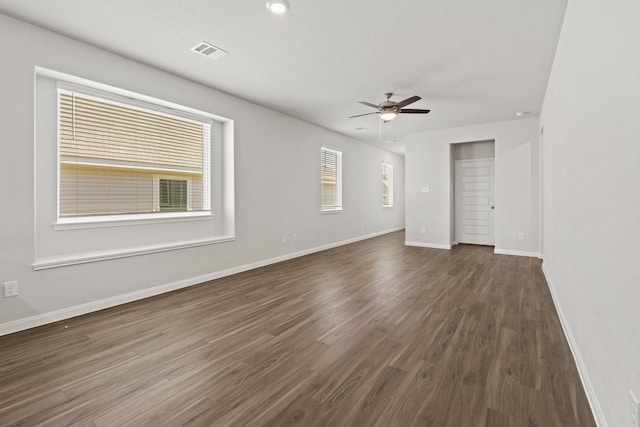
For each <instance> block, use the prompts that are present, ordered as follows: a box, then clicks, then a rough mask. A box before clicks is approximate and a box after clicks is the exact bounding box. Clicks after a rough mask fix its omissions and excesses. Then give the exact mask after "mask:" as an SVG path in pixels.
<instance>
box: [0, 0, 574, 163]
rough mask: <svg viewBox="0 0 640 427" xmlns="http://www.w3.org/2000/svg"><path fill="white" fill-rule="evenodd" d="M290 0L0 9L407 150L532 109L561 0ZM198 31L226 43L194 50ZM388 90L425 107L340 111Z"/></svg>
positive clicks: (82, 1) (105, 1)
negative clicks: (284, 2) (447, 131)
mask: <svg viewBox="0 0 640 427" xmlns="http://www.w3.org/2000/svg"><path fill="white" fill-rule="evenodd" d="M289 2H290V3H291V9H290V10H289V12H288V13H287V14H285V15H282V16H276V15H273V14H271V13H269V12H268V11H267V10H266V8H265V3H266V0H28V1H25V0H0V12H2V13H4V14H6V15H9V16H13V17H16V18H18V19H22V20H24V21H28V22H31V23H33V24H36V25H39V26H42V27H45V28H48V29H51V30H53V31H56V32H58V33H61V34H65V35H68V36H71V37H73V38H76V39H79V40H82V41H85V42H87V43H90V44H92V45H95V46H98V47H101V48H104V49H107V50H109V51H112V52H115V53H118V54H121V55H124V56H126V57H129V58H133V59H136V60H138V61H141V62H144V63H146V64H149V65H152V66H154V67H157V68H160V69H163V70H166V71H169V72H172V73H174V74H177V75H180V76H184V77H186V78H188V79H191V80H194V81H197V82H200V83H202V84H205V85H207V86H210V87H213V88H216V89H220V90H222V91H225V92H227V93H230V94H233V95H236V96H239V97H241V98H245V99H248V100H251V101H253V102H256V103H258V104H261V105H265V106H268V107H270V108H273V109H275V110H278V111H281V112H284V113H287V114H290V115H292V116H295V117H299V118H300V119H303V120H306V121H308V122H311V123H315V124H317V125H320V126H323V127H325V128H328V129H332V130H334V131H337V132H340V133H343V134H346V135H349V136H351V137H353V138H356V139H360V140H362V141H365V142H369V143H372V144H375V145H379V146H381V147H383V148H385V149H388V150H391V151H395V152H400V153H402V152H403V151H404V137H405V135H406V134H407V133H412V132H420V131H426V130H435V129H443V128H449V127H456V126H464V125H471V124H478V123H485V122H491V121H499V120H511V119H516V117H515V115H514V113H515V112H516V111H529V112H531V113H532V115H537V114H538V112H539V110H540V107H541V104H542V99H543V96H544V91H545V88H546V83H547V78H548V75H549V71H550V68H551V63H552V60H553V55H554V52H555V47H556V43H557V40H558V35H559V32H560V26H561V23H562V17H563V14H564V10H565V7H566V3H567V0H482V1H478V0H437V1H436V0H395V1H391V0H342V1H338V0H322V1H319V0H315V1H314V0H289ZM203 40H204V41H207V42H209V43H212V44H214V45H216V46H218V47H220V48H222V49H224V50H226V51H228V52H229V54H228V55H227V56H225V57H222V58H220V59H218V60H211V59H208V58H205V57H202V56H199V55H197V54H195V53H193V52H192V51H190V48H191V47H193V46H195V45H196V44H197V43H199V42H201V41H203ZM389 91H391V92H394V93H397V94H398V95H397V96H396V97H394V98H393V99H394V100H396V101H399V100H401V99H404V98H407V97H409V96H412V95H419V96H421V97H422V98H423V99H422V100H421V101H418V102H417V103H415V104H412V105H411V106H410V108H428V109H431V110H432V111H431V113H430V114H427V115H413V114H411V115H400V116H398V117H397V118H396V119H395V120H394V121H392V122H391V123H388V124H384V125H382V126H380V123H379V119H378V116H377V115H372V116H366V117H360V118H353V119H348V118H347V117H348V116H351V115H356V114H363V113H367V112H371V111H373V110H372V109H369V108H368V107H365V106H362V105H360V104H358V103H357V101H368V102H371V103H374V104H377V103H379V102H381V101H383V100H384V96H383V93H385V92H389ZM358 127H366V128H367V129H368V130H367V131H365V132H357V131H356V130H355V129H356V128H358ZM380 130H382V135H380ZM381 139H382V140H390V139H395V140H397V141H398V142H396V143H384V142H381Z"/></svg>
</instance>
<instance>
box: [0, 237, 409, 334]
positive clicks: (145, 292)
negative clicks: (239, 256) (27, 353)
mask: <svg viewBox="0 0 640 427" xmlns="http://www.w3.org/2000/svg"><path fill="white" fill-rule="evenodd" d="M400 230H404V227H396V228H392V229H388V230H383V231H379V232H376V233H371V234H366V235H363V236H358V237H354V238H352V239H347V240H342V241H339V242H334V243H330V244H327V245H322V246H317V247H314V248H310V249H305V250H302V251H298V252H292V253H289V254H285V255H281V256H278V257H274V258H269V259H265V260H262V261H257V262H253V263H249V264H244V265H240V266H237V267H232V268H228V269H226V270H221V271H216V272H213V273H209V274H204V275H201V276H196V277H190V278H187V279H184V280H179V281H177V282H172V283H167V284H164V285H160V286H154V287H152V288H147V289H141V290H139V291H135V292H129V293H126V294H122V295H116V296H113V297H109V298H104V299H101V300H98V301H91V302H88V303H85V304H80V305H75V306H73V307H67V308H63V309H60V310H55V311H50V312H47V313H42V314H37V315H35V316H30V317H26V318H24V319H18V320H14V321H12V322H7V323H3V324H0V336H3V335H8V334H12V333H14V332H19V331H23V330H25V329H30V328H35V327H36V326H42V325H46V324H47V323H53V322H58V321H60V320H64V319H69V318H71V317H76V316H81V315H83V314H87V313H92V312H94V311H98V310H104V309H105V308H110V307H115V306H117V305H121V304H126V303H129V302H133V301H137V300H141V299H144V298H149V297H153V296H156V295H160V294H163V293H166V292H171V291H175V290H178V289H182V288H187V287H189V286H194V285H198V284H200V283H203V282H208V281H210V280H215V279H219V278H222V277H226V276H231V275H233V274H238V273H242V272H244V271H248V270H253V269H255V268H259V267H264V266H267V265H270V264H276V263H278V262H282V261H287V260H290V259H293V258H298V257H301V256H305V255H309V254H312V253H315V252H320V251H324V250H327V249H331V248H335V247H338V246H344V245H348V244H350V243H355V242H358V241H361V240H367V239H371V238H373V237H378V236H382V235H384V234H388V233H393V232H395V231H400Z"/></svg>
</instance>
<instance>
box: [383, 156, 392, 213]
mask: <svg viewBox="0 0 640 427" xmlns="http://www.w3.org/2000/svg"><path fill="white" fill-rule="evenodd" d="M382 206H393V166H392V165H390V164H388V163H382Z"/></svg>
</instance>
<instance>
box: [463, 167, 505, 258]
mask: <svg viewBox="0 0 640 427" xmlns="http://www.w3.org/2000/svg"><path fill="white" fill-rule="evenodd" d="M494 166H495V160H494V159H477V160H456V162H455V227H456V228H455V235H456V241H457V242H458V243H473V244H477V245H490V246H493V245H494V233H493V227H494V218H493V216H494V204H493V203H494V202H493V181H494V179H493V170H494Z"/></svg>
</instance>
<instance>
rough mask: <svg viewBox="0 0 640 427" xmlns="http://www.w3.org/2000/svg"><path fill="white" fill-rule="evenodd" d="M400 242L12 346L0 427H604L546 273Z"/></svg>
mask: <svg viewBox="0 0 640 427" xmlns="http://www.w3.org/2000/svg"><path fill="white" fill-rule="evenodd" d="M403 238H404V233H403V232H398V233H392V234H388V235H385V236H382V237H379V238H375V239H370V240H366V241H363V242H359V243H355V244H351V245H348V246H343V247H339V248H336V249H331V250H328V251H324V252H321V253H316V254H312V255H309V256H305V257H302V258H297V259H294V260H291V261H287V262H283V263H279V264H275V265H272V266H268V267H264V268H260V269H256V270H252V271H249V272H246V273H242V274H237V275H235V276H231V277H227V278H223V279H219V280H215V281H212V282H207V283H203V284H201V285H198V286H195V287H192V288H188V289H183V290H180V291H176V292H172V293H169V294H164V295H161V296H157V297H154V298H150V299H146V300H143V301H138V302H134V303H130V304H126V305H123V306H120V307H115V308H112V309H108V310H103V311H100V312H97V313H92V314H89V315H85V316H81V317H77V318H74V319H70V320H67V321H64V322H58V323H55V324H51V325H46V326H42V327H39V328H34V329H31V330H28V331H23V332H19V333H16V334H12V335H8V336H5V337H0V425H2V426H14V425H20V426H35V425H47V426H64V425H80V426H123V425H127V426H178V425H201V426H283V425H299V426H385V427H386V426H403V427H404V426H456V427H460V426H487V427H499V426H510V427H511V426H515V427H518V426H542V427H550V426H580V427H588V426H594V425H595V423H594V421H593V418H592V416H591V412H590V409H589V406H588V403H587V400H586V397H585V394H584V392H583V389H582V386H581V383H580V379H579V377H578V373H577V371H576V367H575V364H574V362H573V359H572V357H571V353H570V350H569V347H568V345H567V342H566V340H565V338H564V335H563V333H562V329H561V326H560V323H559V320H558V317H557V315H556V312H555V309H554V306H553V303H552V300H551V297H550V294H549V291H548V289H547V286H546V283H545V280H544V278H543V276H542V273H541V270H540V261H539V260H537V259H531V258H523V257H514V256H504V255H495V254H493V248H489V247H482V246H465V245H462V246H457V247H455V248H454V249H453V250H451V251H446V250H437V249H426V248H414V247H405V246H404V245H403Z"/></svg>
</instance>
